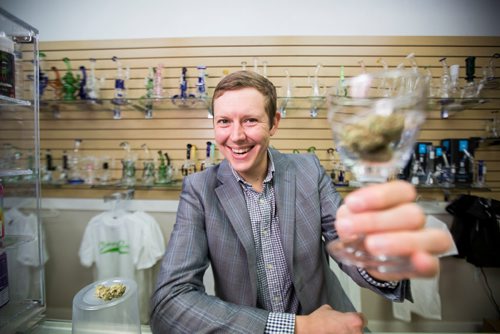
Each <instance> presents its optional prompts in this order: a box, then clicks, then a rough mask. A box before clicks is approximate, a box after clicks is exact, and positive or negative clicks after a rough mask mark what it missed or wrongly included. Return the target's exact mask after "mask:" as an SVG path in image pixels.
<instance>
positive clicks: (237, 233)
mask: <svg viewBox="0 0 500 334" xmlns="http://www.w3.org/2000/svg"><path fill="white" fill-rule="evenodd" d="M212 107H213V108H212V110H213V111H214V129H215V141H216V143H217V146H218V148H219V151H220V152H221V153H222V154H223V155H224V157H225V159H224V160H223V161H222V162H221V163H220V164H219V165H217V166H214V167H211V168H208V169H206V170H205V171H203V172H200V173H195V174H192V175H190V176H187V177H185V178H184V183H183V189H182V193H181V197H180V201H179V208H178V212H177V217H176V223H175V225H174V229H173V232H172V235H171V238H170V241H169V243H168V248H167V251H166V253H165V256H164V259H163V262H162V267H161V270H160V273H159V276H158V282H157V287H156V291H155V293H154V294H153V297H152V315H151V328H152V330H153V332H154V333H209V332H214V333H215V332H216V333H252V334H253V333H361V332H362V331H363V328H364V326H365V325H366V323H365V320H364V318H363V316H362V315H361V314H359V313H357V312H356V310H355V309H354V307H353V306H352V304H351V303H350V301H349V299H348V297H347V296H346V295H345V293H344V291H343V290H342V287H341V286H340V284H339V281H338V279H337V277H336V276H335V275H334V274H333V272H332V271H331V270H330V269H329V264H328V255H327V254H328V253H327V251H326V249H327V245H328V244H329V243H330V242H331V241H333V240H336V239H337V238H349V237H351V235H352V234H358V233H362V234H365V235H367V236H366V239H365V247H366V248H367V249H368V251H374V252H380V253H384V254H388V255H407V256H409V257H410V258H411V261H412V266H413V271H412V272H410V273H405V274H404V275H403V274H397V273H396V274H394V273H393V274H382V273H377V272H372V271H369V270H365V269H363V268H357V267H353V266H347V265H343V264H342V263H339V266H340V267H341V268H342V270H344V271H345V272H346V273H347V274H348V275H349V276H350V277H351V278H352V279H353V280H354V281H355V282H356V283H358V284H359V285H360V286H362V287H366V288H368V289H371V290H373V291H375V292H377V293H379V294H381V295H383V296H385V297H386V298H388V299H390V300H393V301H403V300H404V299H405V298H406V299H411V296H410V295H409V282H408V281H407V280H405V278H408V277H428V276H432V275H435V274H436V273H437V272H438V269H439V262H438V260H437V258H436V256H435V254H438V253H440V252H443V251H445V250H446V249H447V248H448V247H449V245H450V240H449V236H448V235H447V234H445V233H442V232H440V231H430V230H424V229H423V225H424V221H425V217H424V215H423V213H422V211H421V210H420V209H418V207H417V205H416V204H414V203H412V201H413V200H414V199H415V189H414V188H413V187H412V186H410V185H409V184H407V183H406V182H401V181H398V182H390V183H387V184H383V185H377V186H372V187H366V188H363V189H360V190H358V191H355V192H352V193H351V194H349V195H348V196H347V197H346V199H345V202H344V204H343V205H342V199H341V197H340V195H339V194H338V193H337V192H336V190H335V187H334V186H333V183H332V181H331V179H330V178H329V177H328V176H327V174H326V173H325V171H324V169H323V168H322V167H321V165H320V162H319V160H318V159H317V158H316V156H315V155H312V154H282V153H280V152H278V151H277V150H274V149H271V148H270V147H269V142H270V139H271V137H272V136H273V135H274V134H275V133H276V131H277V129H278V125H279V122H280V114H279V113H277V112H276V89H275V87H274V85H273V84H272V83H271V82H270V81H269V80H268V79H266V78H265V77H263V76H260V75H258V74H256V73H254V72H247V71H240V72H236V73H232V74H230V75H228V76H226V77H225V78H224V79H222V80H221V82H220V83H219V84H218V85H217V87H216V89H215V91H214V95H213V100H212ZM367 221H368V222H373V223H368V224H367V223H366V222H367ZM334 260H335V259H334ZM209 265H211V266H212V271H213V274H214V281H215V296H210V295H207V294H206V293H205V288H204V286H203V275H204V273H205V271H206V269H207V268H208V266H209Z"/></svg>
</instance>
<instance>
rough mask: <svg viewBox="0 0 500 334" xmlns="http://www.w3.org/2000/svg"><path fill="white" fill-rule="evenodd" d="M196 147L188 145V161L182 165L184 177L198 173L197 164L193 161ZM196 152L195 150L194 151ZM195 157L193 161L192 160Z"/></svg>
mask: <svg viewBox="0 0 500 334" xmlns="http://www.w3.org/2000/svg"><path fill="white" fill-rule="evenodd" d="M193 148H194V145H191V144H187V145H186V161H184V163H183V164H182V168H181V172H182V176H187V175H189V174H193V173H196V163H195V162H194V161H193V159H194V157H195V154H193V153H194V152H193ZM194 151H195V149H194ZM192 157H193V159H192Z"/></svg>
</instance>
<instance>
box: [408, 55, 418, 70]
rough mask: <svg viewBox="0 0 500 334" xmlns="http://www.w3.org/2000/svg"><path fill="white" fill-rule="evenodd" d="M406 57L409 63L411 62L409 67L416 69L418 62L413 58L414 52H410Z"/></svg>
mask: <svg viewBox="0 0 500 334" xmlns="http://www.w3.org/2000/svg"><path fill="white" fill-rule="evenodd" d="M406 59H408V60H409V61H410V64H411V68H412V69H413V70H414V71H418V64H417V61H416V59H415V53H413V52H412V53H410V54H408V55H407V56H406Z"/></svg>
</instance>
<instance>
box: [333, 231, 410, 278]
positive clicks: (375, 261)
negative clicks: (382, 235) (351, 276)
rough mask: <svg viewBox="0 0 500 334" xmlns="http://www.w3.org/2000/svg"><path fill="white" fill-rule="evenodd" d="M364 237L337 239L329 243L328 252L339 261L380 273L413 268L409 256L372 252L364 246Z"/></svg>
mask: <svg viewBox="0 0 500 334" xmlns="http://www.w3.org/2000/svg"><path fill="white" fill-rule="evenodd" d="M364 241H365V238H364V237H357V238H355V239H353V240H349V241H342V240H336V241H333V242H332V243H330V244H329V245H328V252H329V253H330V255H331V256H333V257H334V258H335V259H337V260H338V261H340V262H342V263H344V264H347V265H353V266H357V267H360V268H364V269H368V270H376V271H378V272H380V273H409V272H412V271H413V270H412V269H413V268H412V265H411V261H410V258H409V257H407V256H386V255H373V254H370V253H369V252H368V251H367V250H366V249H365V246H364Z"/></svg>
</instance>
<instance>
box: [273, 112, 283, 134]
mask: <svg viewBox="0 0 500 334" xmlns="http://www.w3.org/2000/svg"><path fill="white" fill-rule="evenodd" d="M280 120H281V114H280V113H279V112H277V113H276V114H275V115H274V119H273V126H272V127H271V129H270V131H271V136H272V135H274V133H275V132H276V130H277V129H278V124H279V123H280Z"/></svg>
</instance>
